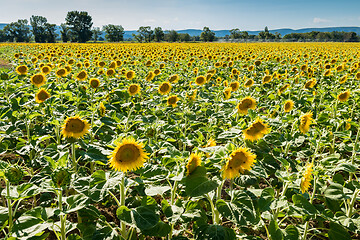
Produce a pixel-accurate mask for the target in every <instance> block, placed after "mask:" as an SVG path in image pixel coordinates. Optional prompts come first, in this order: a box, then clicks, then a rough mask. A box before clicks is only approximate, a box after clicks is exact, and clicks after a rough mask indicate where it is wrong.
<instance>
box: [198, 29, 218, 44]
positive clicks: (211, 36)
mask: <svg viewBox="0 0 360 240" xmlns="http://www.w3.org/2000/svg"><path fill="white" fill-rule="evenodd" d="M200 39H201V40H202V41H204V42H212V41H214V40H215V33H214V32H213V31H211V30H210V28H209V27H204V28H203V31H202V33H201V34H200Z"/></svg>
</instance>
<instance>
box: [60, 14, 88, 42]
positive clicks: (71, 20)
mask: <svg viewBox="0 0 360 240" xmlns="http://www.w3.org/2000/svg"><path fill="white" fill-rule="evenodd" d="M65 21H66V24H67V25H68V26H69V28H70V32H71V41H74V42H81V43H84V42H86V41H89V40H90V39H91V36H92V31H91V27H92V25H93V22H92V17H91V16H90V15H89V14H88V12H84V11H82V12H79V11H71V12H68V13H67V16H66V18H65Z"/></svg>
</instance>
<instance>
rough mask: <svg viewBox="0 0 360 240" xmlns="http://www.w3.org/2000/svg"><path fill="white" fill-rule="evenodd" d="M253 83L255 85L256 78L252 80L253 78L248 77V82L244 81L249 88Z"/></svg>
mask: <svg viewBox="0 0 360 240" xmlns="http://www.w3.org/2000/svg"><path fill="white" fill-rule="evenodd" d="M252 85H254V80H252V79H248V80H246V82H245V83H244V87H246V88H249V87H251V86H252Z"/></svg>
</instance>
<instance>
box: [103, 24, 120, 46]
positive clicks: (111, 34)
mask: <svg viewBox="0 0 360 240" xmlns="http://www.w3.org/2000/svg"><path fill="white" fill-rule="evenodd" d="M103 31H104V32H105V33H106V34H105V38H106V40H107V41H109V42H120V41H123V40H124V33H125V31H124V28H123V27H122V26H121V25H113V24H108V25H105V26H103Z"/></svg>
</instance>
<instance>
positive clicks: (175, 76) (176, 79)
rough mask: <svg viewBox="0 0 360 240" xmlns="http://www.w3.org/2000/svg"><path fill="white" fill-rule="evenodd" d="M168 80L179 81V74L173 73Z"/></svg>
mask: <svg viewBox="0 0 360 240" xmlns="http://www.w3.org/2000/svg"><path fill="white" fill-rule="evenodd" d="M168 81H169V82H171V83H176V82H177V81H179V75H177V74H174V75H171V76H170V77H169V79H168Z"/></svg>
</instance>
